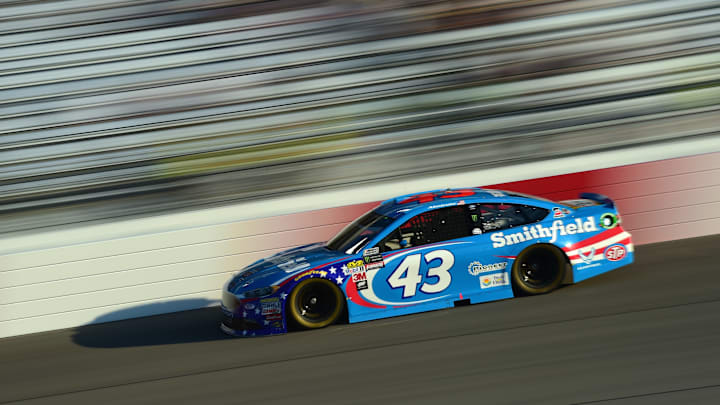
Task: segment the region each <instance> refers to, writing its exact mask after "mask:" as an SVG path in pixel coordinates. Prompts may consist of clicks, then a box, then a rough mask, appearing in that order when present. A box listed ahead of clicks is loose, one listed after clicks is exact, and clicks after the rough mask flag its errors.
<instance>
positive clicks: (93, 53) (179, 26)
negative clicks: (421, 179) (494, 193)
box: [0, 0, 720, 234]
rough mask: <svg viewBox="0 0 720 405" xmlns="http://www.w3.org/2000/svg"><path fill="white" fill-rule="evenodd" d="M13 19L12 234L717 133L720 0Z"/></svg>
mask: <svg viewBox="0 0 720 405" xmlns="http://www.w3.org/2000/svg"><path fill="white" fill-rule="evenodd" d="M0 6H1V8H0V35H1V36H0V38H1V39H0V232H3V233H4V234H7V233H8V232H12V231H20V230H28V229H32V228H38V227H45V226H49V225H68V224H71V223H77V222H81V221H88V220H96V219H104V218H111V217H119V216H126V215H138V214H141V215H147V214H151V213H158V212H167V211H170V210H177V209H187V208H188V207H200V206H207V205H208V204H221V203H227V202H230V201H238V200H246V199H258V198H266V197H268V196H274V195H279V194H283V193H288V192H290V191H298V190H312V189H318V188H327V187H334V186H340V185H342V186H348V185H352V184H354V183H363V184H367V183H368V182H388V181H390V180H398V179H400V180H401V179H403V178H407V176H411V177H413V178H417V177H418V176H423V175H428V174H438V173H450V172H462V171H467V170H470V169H477V168H482V167H496V166H502V165H507V164H509V163H518V162H522V161H528V160H540V159H544V158H548V157H557V156H563V155H578V154H582V153H587V152H591V151H598V150H606V149H609V148H610V149H615V150H617V149H620V148H624V147H628V146H631V145H639V144H648V143H658V142H664V141H668V140H671V139H675V140H677V139H681V138H689V137H707V136H717V135H716V132H715V131H716V129H717V128H718V125H717V124H718V114H717V111H716V110H717V109H718V99H719V96H720V93H719V92H718V87H717V84H718V79H719V78H720V74H719V72H720V70H719V69H720V68H719V66H718V62H719V61H720V53H718V39H719V38H718V35H717V34H718V20H719V18H720V16H719V13H720V7H718V4H717V2H716V1H707V0H705V1H702V0H674V1H650V2H648V1H629V0H614V1H613V0H574V1H508V0H485V1H411V0H393V1H384V0H383V1H314V0H300V1H298V0H276V1H261V2H251V1H241V0H235V1H222V0H207V1H200V0H175V1H156V0H153V1H143V0H136V1H120V0H115V1H107V0H92V1H90V0H72V1H7V0H5V1H2V3H0ZM578 169H583V168H582V167H579V168H578ZM492 182H493V181H492V179H482V180H481V179H478V182H477V184H473V185H482V184H491V183H492Z"/></svg>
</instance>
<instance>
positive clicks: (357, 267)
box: [341, 260, 365, 276]
mask: <svg viewBox="0 0 720 405" xmlns="http://www.w3.org/2000/svg"><path fill="white" fill-rule="evenodd" d="M341 269H342V272H343V274H344V275H346V276H349V275H351V274H353V273H359V272H365V262H364V261H362V260H353V261H351V262H349V263H347V264H346V265H344V266H342V267H341Z"/></svg>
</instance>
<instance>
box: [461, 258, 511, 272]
mask: <svg viewBox="0 0 720 405" xmlns="http://www.w3.org/2000/svg"><path fill="white" fill-rule="evenodd" d="M505 268H507V262H500V263H492V264H482V263H480V262H478V261H474V262H472V263H470V265H469V266H468V273H470V275H471V276H477V275H478V274H480V273H487V272H490V271H499V270H505Z"/></svg>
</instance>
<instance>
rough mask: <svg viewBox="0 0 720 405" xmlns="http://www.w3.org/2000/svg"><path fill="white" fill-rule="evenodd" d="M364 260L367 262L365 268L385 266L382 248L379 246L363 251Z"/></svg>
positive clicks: (371, 268) (372, 268)
mask: <svg viewBox="0 0 720 405" xmlns="http://www.w3.org/2000/svg"><path fill="white" fill-rule="evenodd" d="M363 262H364V264H365V270H374V269H379V268H382V267H385V262H384V261H383V257H382V255H381V254H380V248H378V247H377V246H376V247H374V248H371V249H365V251H363Z"/></svg>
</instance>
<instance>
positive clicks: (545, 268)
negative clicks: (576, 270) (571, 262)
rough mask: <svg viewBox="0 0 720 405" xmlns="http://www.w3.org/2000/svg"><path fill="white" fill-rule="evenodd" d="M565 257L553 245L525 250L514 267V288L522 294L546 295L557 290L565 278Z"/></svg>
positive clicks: (516, 259) (516, 260)
mask: <svg viewBox="0 0 720 405" xmlns="http://www.w3.org/2000/svg"><path fill="white" fill-rule="evenodd" d="M565 267H566V260H565V255H564V254H563V253H562V252H561V251H560V249H558V248H556V247H555V246H552V245H537V246H531V247H529V248H527V249H525V250H523V251H522V252H521V253H520V254H519V255H518V256H517V258H515V263H514V264H513V267H512V279H513V286H514V287H515V288H516V289H517V290H519V291H518V292H520V293H521V294H525V295H535V294H544V293H547V292H550V291H552V290H554V289H556V288H557V287H558V286H559V285H560V283H562V280H563V278H564V277H565Z"/></svg>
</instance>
